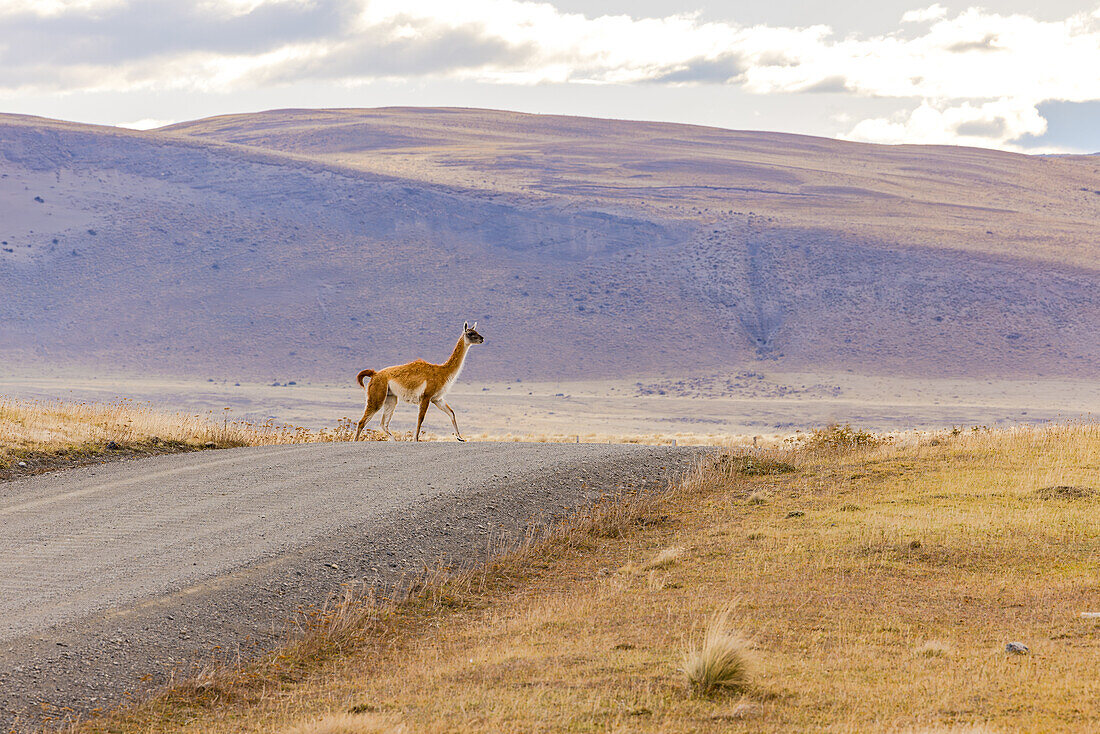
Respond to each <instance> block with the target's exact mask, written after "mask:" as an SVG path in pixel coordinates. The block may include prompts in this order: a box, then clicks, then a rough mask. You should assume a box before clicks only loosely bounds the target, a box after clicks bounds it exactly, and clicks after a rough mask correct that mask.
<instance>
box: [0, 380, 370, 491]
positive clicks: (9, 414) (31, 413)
mask: <svg viewBox="0 0 1100 734" xmlns="http://www.w3.org/2000/svg"><path fill="white" fill-rule="evenodd" d="M228 415H229V414H228V409H226V410H225V411H223V412H222V415H216V414H214V413H207V414H205V415H196V414H191V413H167V412H163V411H159V410H156V409H154V408H152V407H151V406H148V405H143V404H138V403H134V402H132V401H129V400H118V401H116V402H113V403H85V402H65V401H60V400H51V401H38V400H35V401H31V400H17V399H13V398H5V397H2V396H0V478H4V477H5V476H7V475H9V474H16V473H30V472H32V471H34V470H36V469H37V470H44V469H50V468H56V467H58V466H65V465H69V464H73V463H82V462H84V461H88V460H94V459H97V458H102V457H104V456H110V455H133V454H151V453H165V452H170V451H188V450H196V449H202V448H229V447H234V446H261V445H266V444H287V443H310V442H315V441H346V440H349V438H350V437H351V436H352V435H354V434H353V431H352V428H353V426H352V425H351V424H350V422H348V421H346V420H345V421H341V423H340V424H339V425H338V426H337V427H336V428H335V429H333V430H309V429H306V428H301V427H298V426H286V425H279V424H276V423H274V422H271V421H268V422H266V423H253V422H248V421H237V420H230V419H229V417H228ZM381 438H382V434H381V433H379V432H374V431H372V432H369V435H368V439H370V440H380V439H381ZM20 462H23V464H24V465H25V466H24V467H20V466H19V463H20ZM18 469H25V470H26V471H22V472H20V471H18Z"/></svg>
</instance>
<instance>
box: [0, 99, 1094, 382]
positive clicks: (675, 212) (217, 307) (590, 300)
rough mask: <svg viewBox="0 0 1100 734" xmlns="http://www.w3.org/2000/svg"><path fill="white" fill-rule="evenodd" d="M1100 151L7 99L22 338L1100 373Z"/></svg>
mask: <svg viewBox="0 0 1100 734" xmlns="http://www.w3.org/2000/svg"><path fill="white" fill-rule="evenodd" d="M1098 225H1100V160H1098V159H1096V158H1090V157H1066V158H1047V157H1036V156H1023V155H1017V154H1012V153H1005V152H998V151H991V150H982V149H971V148H953V147H939V146H874V145H864V144H856V143H850V142H843V141H836V140H828V139H821V138H812V137H805V136H796V135H785V134H777V133H763V132H742V131H729V130H720V129H714V128H704V127H693V126H686V125H674V124H658V123H646V122H630V121H617V120H597V119H584V118H572V117H557V116H542V115H525V114H518V113H511V112H496V111H488V110H465V109H441V108H387V109H366V110H355V109H353V110H279V111H272V112H265V113H259V114H248V115H228V116H222V117H216V118H211V119H205V120H197V121H194V122H188V123H183V124H178V125H172V126H169V127H166V128H161V129H159V130H153V131H147V132H137V131H129V130H122V129H117V128H109V127H97V126H90V125H80V124H75V123H67V122H60V121H53V120H46V119H41V118H31V117H23V116H14V115H0V241H2V242H3V245H2V250H0V359H2V360H3V362H4V363H6V364H8V365H13V366H23V367H28V366H29V367H33V366H35V365H40V364H50V365H59V364H65V365H70V366H76V367H80V368H84V369H89V370H107V369H110V370H112V371H116V372H118V371H123V372H125V371H130V372H140V373H146V374H164V375H182V374H189V375H201V376H209V377H224V378H230V379H232V378H237V379H243V378H245V377H248V378H249V379H261V380H262V379H271V378H280V377H281V378H283V379H286V378H288V377H289V378H290V379H322V380H328V379H334V380H345V379H347V376H348V375H353V374H354V373H355V372H356V371H357V370H358V369H360V368H362V367H366V366H372V367H376V368H377V367H380V366H383V365H386V364H391V363H395V362H400V361H405V360H407V359H410V358H412V357H415V356H422V357H425V358H428V359H435V358H440V359H441V358H443V357H445V356H446V354H447V353H448V352H449V349H450V347H451V345H452V343H453V340H454V339H455V338H457V335H458V330H459V327H460V326H461V323H462V321H464V320H467V319H469V320H471V321H473V320H475V319H476V320H478V321H479V322H480V324H479V329H480V330H481V331H482V332H483V333H484V334H485V335H486V337H487V344H486V346H485V347H484V348H482V351H481V352H479V353H478V356H477V359H475V360H473V361H472V362H471V365H470V367H469V370H468V371H467V373H466V375H467V376H468V377H471V378H475V379H476V378H483V379H501V378H504V379H510V378H521V379H528V378H547V377H561V378H567V379H585V378H600V377H610V376H617V377H621V376H633V375H638V376H643V375H647V376H653V375H670V374H676V373H679V372H684V371H686V372H689V373H693V374H714V373H721V372H728V371H730V370H732V369H741V368H744V367H747V366H749V367H751V366H753V365H758V364H760V363H761V362H763V363H764V364H766V365H769V366H781V367H783V368H785V369H804V368H812V369H832V370H851V371H853V372H856V373H863V374H897V375H909V374H912V375H943V376H968V377H982V376H988V377H991V378H992V377H1025V376H1027V377H1031V376H1037V375H1043V376H1073V377H1091V376H1094V375H1098V374H1100V329H1097V325H1098V324H1100V300H1098V299H1096V298H1095V293H1096V292H1097V287H1098V286H1100V241H1098V238H1097V235H1096V232H1097V228H1098Z"/></svg>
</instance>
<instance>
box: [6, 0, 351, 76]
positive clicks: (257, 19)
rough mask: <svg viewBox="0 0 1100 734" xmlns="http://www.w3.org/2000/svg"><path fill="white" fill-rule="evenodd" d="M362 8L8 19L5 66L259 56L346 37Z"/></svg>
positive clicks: (111, 11)
mask: <svg viewBox="0 0 1100 734" xmlns="http://www.w3.org/2000/svg"><path fill="white" fill-rule="evenodd" d="M358 8H359V4H358V3H357V2H354V1H353V0H318V1H317V2H313V3H305V4H300V3H276V4H265V5H261V6H259V7H257V8H255V9H254V10H252V11H251V12H249V13H245V14H242V15H228V14H226V13H225V12H224V11H219V10H217V9H216V8H214V7H211V6H207V5H203V4H199V3H195V2H190V1H189V0H133V1H132V2H128V3H124V4H120V5H117V6H110V7H107V8H101V9H94V10H73V11H68V12H66V13H63V14H61V15H57V16H52V17H45V18H43V17H39V16H38V15H35V14H33V13H21V14H15V15H8V16H5V17H3V18H0V38H3V39H4V40H3V43H2V44H0V65H3V66H7V67H11V66H29V67H34V66H40V67H41V66H47V67H48V66H64V65H71V64H80V65H88V66H96V65H113V64H121V63H126V62H132V61H141V60H143V59H154V58H158V57H164V56H171V55H177V54H181V53H186V52H194V51H206V52H213V53H222V54H257V53H263V52H266V51H271V50H274V49H277V48H280V47H282V46H284V45H286V44H288V43H294V42H303V41H313V40H318V39H323V38H330V37H333V36H336V37H339V36H340V35H342V34H343V33H344V32H345V30H346V29H347V28H349V27H350V26H351V23H352V21H353V19H354V17H355V14H356V13H357V12H358Z"/></svg>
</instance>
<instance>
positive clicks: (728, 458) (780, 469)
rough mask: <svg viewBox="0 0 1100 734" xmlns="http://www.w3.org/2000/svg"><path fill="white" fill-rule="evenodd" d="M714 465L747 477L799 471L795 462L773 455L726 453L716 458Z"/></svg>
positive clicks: (729, 472)
mask: <svg viewBox="0 0 1100 734" xmlns="http://www.w3.org/2000/svg"><path fill="white" fill-rule="evenodd" d="M713 466H714V468H715V469H717V470H719V471H721V472H724V473H728V474H740V475H742V476H746V477H765V476H771V475H775V474H790V473H791V472H796V471H798V467H796V466H795V465H794V464H789V463H787V462H785V461H780V460H779V459H776V458H774V457H771V456H753V455H736V454H724V455H722V456H719V457H717V458H716V459H714V464H713Z"/></svg>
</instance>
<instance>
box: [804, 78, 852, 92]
mask: <svg viewBox="0 0 1100 734" xmlns="http://www.w3.org/2000/svg"><path fill="white" fill-rule="evenodd" d="M798 91H799V92H806V93H810V94H839V93H842V92H853V91H855V90H854V89H852V88H851V87H850V86H848V80H847V79H845V78H844V77H842V76H829V77H825V78H824V79H822V80H821V81H819V82H814V83H813V84H811V85H810V86H808V87H803V88H802V89H799V90H798Z"/></svg>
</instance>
